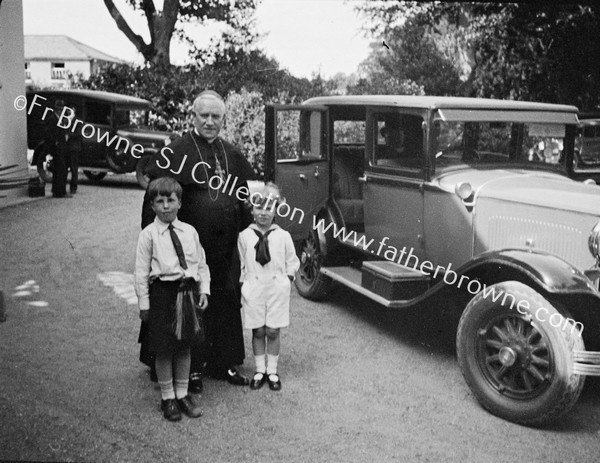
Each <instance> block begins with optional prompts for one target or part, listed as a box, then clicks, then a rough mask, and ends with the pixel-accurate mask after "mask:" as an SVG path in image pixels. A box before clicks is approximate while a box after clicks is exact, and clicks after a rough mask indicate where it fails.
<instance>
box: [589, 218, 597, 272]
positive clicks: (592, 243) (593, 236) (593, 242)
mask: <svg viewBox="0 0 600 463" xmlns="http://www.w3.org/2000/svg"><path fill="white" fill-rule="evenodd" d="M588 247H589V248H590V252H591V253H592V256H594V258H595V259H596V262H597V263H599V264H600V222H598V223H597V224H596V225H594V228H592V231H591V232H590V236H589V238H588Z"/></svg>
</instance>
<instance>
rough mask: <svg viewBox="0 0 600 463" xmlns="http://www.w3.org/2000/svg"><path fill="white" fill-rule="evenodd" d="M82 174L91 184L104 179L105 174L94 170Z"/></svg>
mask: <svg viewBox="0 0 600 463" xmlns="http://www.w3.org/2000/svg"><path fill="white" fill-rule="evenodd" d="M83 174H84V175H85V176H86V177H87V178H89V179H90V180H91V181H92V182H99V181H101V180H102V179H103V178H104V177H106V172H97V171H94V170H84V171H83Z"/></svg>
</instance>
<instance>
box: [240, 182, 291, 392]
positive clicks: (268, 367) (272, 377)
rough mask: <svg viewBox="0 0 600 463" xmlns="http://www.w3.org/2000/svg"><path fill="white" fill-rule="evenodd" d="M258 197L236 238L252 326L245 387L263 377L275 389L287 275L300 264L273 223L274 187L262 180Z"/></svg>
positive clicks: (286, 315) (284, 322) (278, 383)
mask: <svg viewBox="0 0 600 463" xmlns="http://www.w3.org/2000/svg"><path fill="white" fill-rule="evenodd" d="M260 198H261V200H260V202H259V203H258V205H256V204H257V203H254V204H255V205H254V207H253V209H252V215H253V216H254V223H253V224H251V225H250V226H249V227H248V228H246V229H245V230H244V231H243V232H242V233H240V236H239V238H238V251H239V254H240V263H241V276H240V282H241V283H242V310H243V314H244V327H245V328H248V329H251V330H252V350H253V352H254V362H255V365H256V373H254V377H253V378H252V381H251V383H250V388H252V389H260V388H261V387H262V386H263V385H264V383H265V382H268V383H269V387H270V388H271V390H273V391H279V390H280V389H281V379H280V378H279V374H278V373H277V365H278V361H279V350H280V345H281V336H280V334H281V328H284V327H286V326H288V325H289V323H290V288H291V286H290V285H291V281H293V280H294V275H295V274H296V271H297V270H298V268H299V267H300V261H299V260H298V257H297V256H296V250H295V248H294V242H293V241H292V236H291V235H290V234H289V233H288V232H287V231H285V230H283V229H282V228H280V227H279V226H278V225H276V224H274V223H273V219H274V216H275V210H276V208H277V204H278V202H280V201H282V198H281V195H280V194H279V188H278V187H277V186H276V185H275V184H274V183H271V182H269V183H267V184H266V185H265V187H264V189H263V190H262V192H261V196H260Z"/></svg>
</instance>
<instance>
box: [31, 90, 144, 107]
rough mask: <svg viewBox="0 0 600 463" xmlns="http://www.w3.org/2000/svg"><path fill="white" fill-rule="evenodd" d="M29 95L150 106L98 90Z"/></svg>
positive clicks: (40, 91) (137, 100)
mask: <svg viewBox="0 0 600 463" xmlns="http://www.w3.org/2000/svg"><path fill="white" fill-rule="evenodd" d="M27 93H28V94H34V93H37V94H38V95H42V96H43V95H52V96H56V97H69V96H77V97H85V98H90V99H94V100H100V101H105V102H107V103H118V104H130V105H144V106H147V105H150V104H151V103H150V102H149V101H148V100H144V99H143V98H137V97H135V96H128V95H121V94H119V93H112V92H103V91H98V90H80V89H72V90H28V91H27Z"/></svg>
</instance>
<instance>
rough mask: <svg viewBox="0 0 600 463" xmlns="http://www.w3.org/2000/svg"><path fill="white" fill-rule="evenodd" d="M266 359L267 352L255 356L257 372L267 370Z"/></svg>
mask: <svg viewBox="0 0 600 463" xmlns="http://www.w3.org/2000/svg"><path fill="white" fill-rule="evenodd" d="M265 359H266V356H265V354H262V355H255V356H254V364H255V365H256V372H257V373H264V372H265V371H266V368H265Z"/></svg>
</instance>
